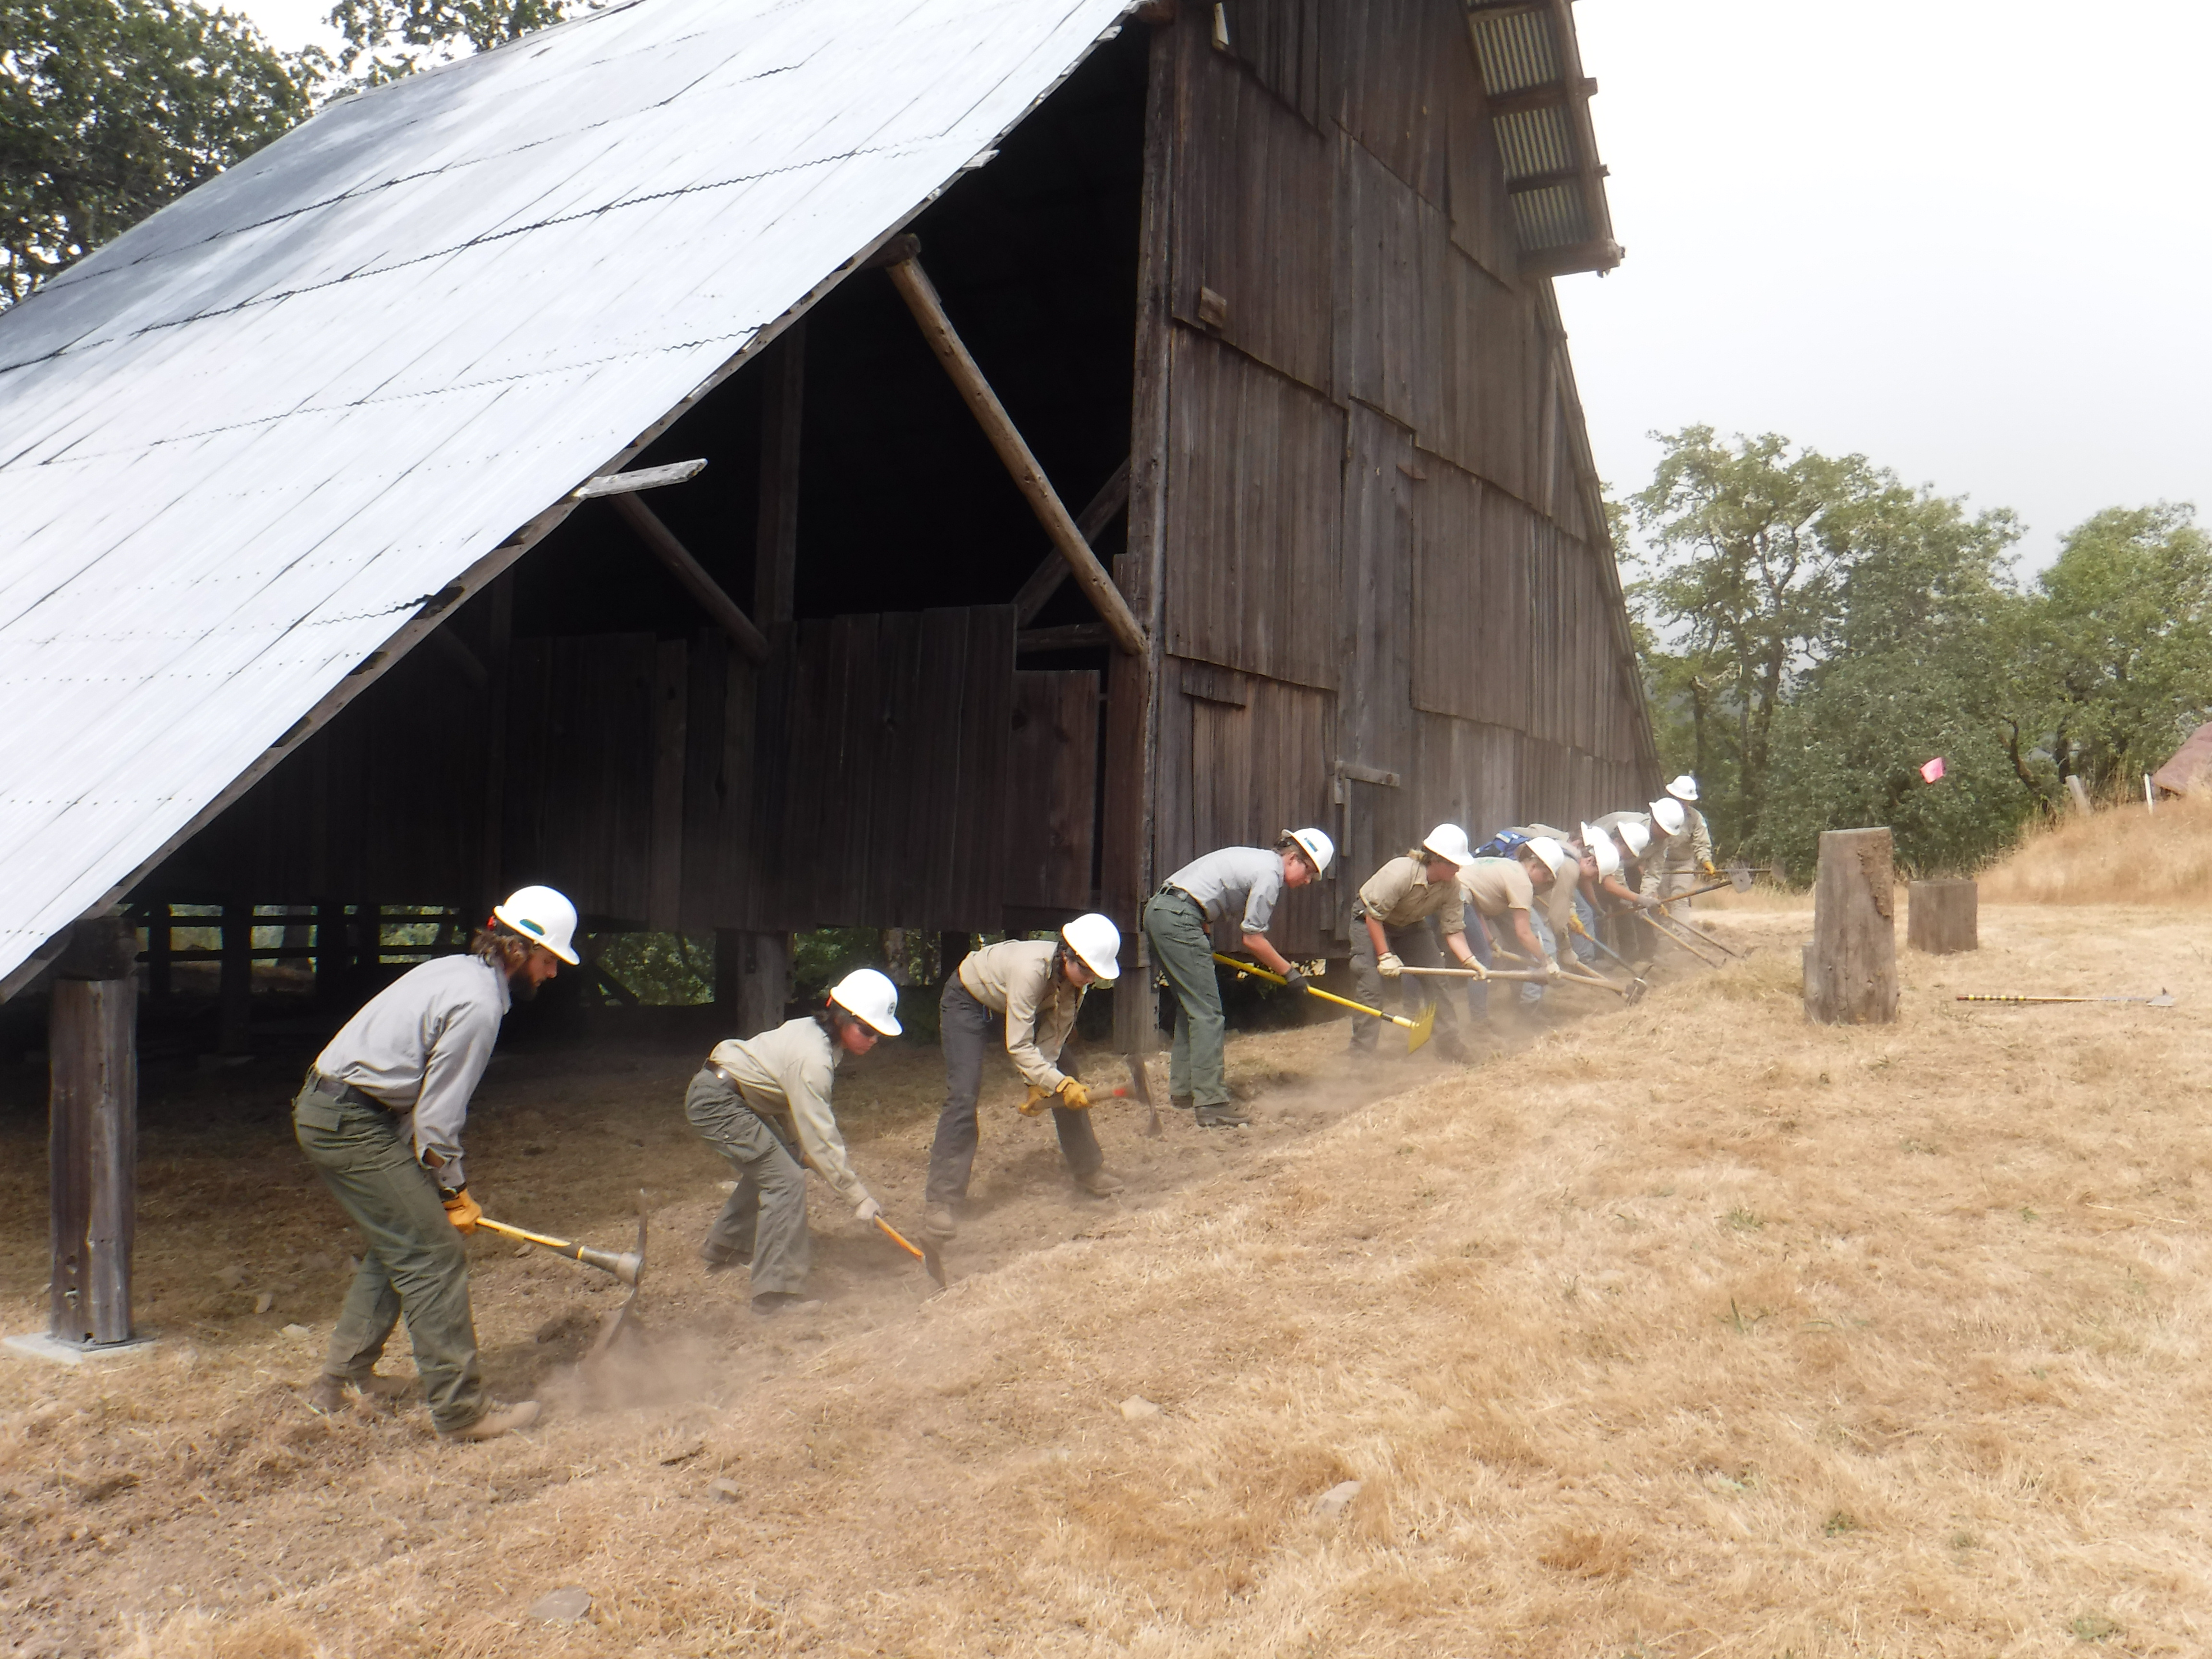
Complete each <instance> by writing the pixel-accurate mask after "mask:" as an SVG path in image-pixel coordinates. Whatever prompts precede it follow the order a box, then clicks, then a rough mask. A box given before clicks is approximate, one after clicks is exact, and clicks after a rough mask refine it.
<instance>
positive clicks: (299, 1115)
mask: <svg viewBox="0 0 2212 1659" xmlns="http://www.w3.org/2000/svg"><path fill="white" fill-rule="evenodd" d="M292 1133H293V1134H294V1136H295V1138H296V1139H298V1141H299V1143H300V1150H301V1152H305V1153H306V1154H307V1161H308V1162H309V1163H310V1164H313V1165H314V1166H315V1172H316V1173H317V1174H318V1175H319V1176H322V1178H323V1184H324V1185H325V1186H326V1187H328V1188H330V1189H331V1195H332V1196H333V1197H335V1198H336V1199H337V1201H338V1203H339V1204H340V1205H341V1206H343V1208H344V1210H345V1212H346V1213H347V1214H348V1215H349V1216H350V1217H352V1218H353V1224H354V1225H355V1226H356V1227H358V1228H360V1229H361V1231H362V1237H364V1238H365V1239H367V1240H368V1245H367V1248H366V1249H363V1251H362V1258H361V1267H360V1270H359V1271H358V1272H356V1273H355V1274H354V1276H353V1284H352V1285H350V1286H349V1288H348V1289H347V1291H346V1297H345V1302H344V1304H343V1306H342V1307H340V1309H339V1310H338V1321H337V1326H336V1327H335V1328H333V1329H332V1330H331V1346H330V1352H329V1353H328V1354H327V1355H326V1356H325V1358H324V1360H323V1370H324V1372H325V1374H326V1375H328V1376H336V1377H343V1378H344V1379H345V1380H347V1381H349V1382H356V1383H357V1382H359V1381H360V1380H361V1379H362V1378H363V1377H365V1376H368V1374H369V1373H370V1372H371V1371H373V1370H375V1369H376V1362H377V1360H378V1359H379V1358H381V1357H382V1355H383V1353H384V1345H385V1343H386V1341H387V1340H390V1338H391V1336H392V1327H393V1326H394V1325H396V1324H398V1322H399V1321H400V1320H402V1319H404V1320H405V1321H406V1322H407V1340H408V1341H409V1342H410V1343H412V1344H413V1345H414V1348H415V1369H416V1370H417V1371H419V1372H420V1373H422V1392H423V1393H424V1394H425V1395H427V1396H428V1399H429V1401H430V1421H431V1422H432V1423H433V1424H434V1425H436V1427H437V1429H438V1431H439V1432H440V1433H441V1434H451V1433H453V1431H455V1430H457V1429H465V1428H466V1427H468V1425H470V1424H471V1423H473V1422H475V1421H476V1420H477V1419H478V1418H479V1417H481V1416H483V1413H484V1412H485V1410H486V1408H487V1404H488V1402H487V1401H485V1399H484V1390H483V1376H482V1373H481V1372H480V1370H478V1367H477V1328H476V1321H475V1318H474V1316H473V1315H472V1314H471V1311H470V1308H469V1257H468V1252H467V1250H466V1249H465V1248H464V1247H463V1245H462V1243H461V1235H460V1234H459V1232H458V1231H455V1229H454V1226H453V1221H452V1219H451V1218H449V1217H448V1216H447V1214H446V1206H445V1200H443V1199H441V1198H440V1197H439V1195H438V1183H437V1182H435V1181H433V1180H432V1179H431V1178H430V1172H429V1171H428V1170H425V1169H424V1168H423V1167H422V1165H421V1164H418V1163H416V1161H415V1152H414V1148H413V1147H411V1146H409V1145H408V1142H407V1138H406V1137H405V1136H404V1135H402V1134H401V1133H399V1120H398V1119H397V1118H395V1117H394V1116H393V1115H392V1114H391V1113H389V1112H387V1111H386V1110H384V1109H382V1108H381V1107H377V1106H369V1105H364V1104H362V1103H359V1102H357V1101H338V1100H334V1099H332V1098H331V1097H330V1096H328V1095H325V1094H319V1093H317V1092H316V1091H313V1089H302V1090H301V1091H300V1094H299V1097H297V1098H296V1099H295V1100H294V1101H293V1103H292Z"/></svg>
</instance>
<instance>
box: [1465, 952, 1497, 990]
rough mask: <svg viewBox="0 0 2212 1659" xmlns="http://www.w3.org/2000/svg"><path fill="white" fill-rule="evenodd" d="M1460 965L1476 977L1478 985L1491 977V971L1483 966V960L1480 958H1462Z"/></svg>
mask: <svg viewBox="0 0 2212 1659" xmlns="http://www.w3.org/2000/svg"><path fill="white" fill-rule="evenodd" d="M1459 965H1460V966H1461V967H1462V968H1464V969H1467V970H1468V972H1469V973H1470V974H1473V975H1474V978H1475V982H1476V983H1477V984H1478V985H1479V984H1480V983H1481V982H1482V981H1484V980H1486V979H1488V978H1489V977H1490V969H1487V968H1486V967H1484V966H1483V965H1482V958H1481V957H1461V958H1460V964H1459Z"/></svg>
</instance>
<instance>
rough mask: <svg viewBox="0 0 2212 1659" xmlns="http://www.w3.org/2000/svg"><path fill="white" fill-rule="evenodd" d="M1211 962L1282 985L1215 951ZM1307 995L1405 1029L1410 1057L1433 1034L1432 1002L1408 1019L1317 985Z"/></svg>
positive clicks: (1434, 1012)
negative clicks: (1416, 1017) (1418, 1014)
mask: <svg viewBox="0 0 2212 1659" xmlns="http://www.w3.org/2000/svg"><path fill="white" fill-rule="evenodd" d="M1213 959H1214V960H1215V961H1216V962H1218V963H1220V964H1221V965H1222V966H1223V967H1225V968H1234V969H1236V970H1237V972H1238V973H1240V974H1249V975H1252V976H1253V977H1254V978H1255V979H1264V980H1266V981H1267V982H1268V983H1269V984H1271V985H1280V984H1282V983H1283V976H1282V975H1280V974H1271V973H1269V972H1268V971H1267V969H1265V968H1258V967H1255V966H1254V965H1253V964H1252V963H1249V962H1239V961H1237V958H1236V957H1225V956H1223V955H1222V954H1221V952H1220V951H1215V952H1214V953H1213ZM1306 994H1307V995H1308V996H1310V997H1319V998H1320V999H1321V1000H1322V1001H1323V1002H1333V1003H1334V1004H1336V1006H1338V1007H1340V1008H1349V1009H1351V1010H1352V1012H1353V1013H1355V1014H1365V1015H1366V1016H1367V1017H1368V1018H1370V1019H1387V1020H1389V1022H1390V1023H1391V1024H1393V1025H1402V1026H1404V1027H1405V1028H1406V1052H1407V1054H1412V1053H1413V1050H1414V1049H1416V1048H1419V1047H1420V1046H1421V1045H1422V1044H1423V1043H1425V1042H1427V1041H1428V1040H1429V1038H1430V1037H1431V1036H1434V1035H1435V1033H1436V1029H1437V1005H1436V1004H1435V1003H1433V1002H1431V1004H1429V1005H1428V1006H1427V1007H1425V1008H1424V1009H1422V1010H1421V1017H1420V1018H1419V1019H1407V1018H1406V1017H1405V1016H1404V1015H1403V1014H1386V1013H1384V1012H1383V1011H1382V1010H1381V1009H1380V1008H1370V1007H1369V1006H1367V1005H1366V1004H1365V1003H1364V1002H1354V1001H1353V1000H1352V999H1351V998H1350V997H1340V996H1337V995H1335V994H1333V993H1331V992H1328V991H1324V990H1322V989H1321V988H1320V987H1318V986H1313V985H1309V986H1307V987H1306Z"/></svg>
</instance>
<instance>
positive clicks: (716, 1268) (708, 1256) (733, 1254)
mask: <svg viewBox="0 0 2212 1659" xmlns="http://www.w3.org/2000/svg"><path fill="white" fill-rule="evenodd" d="M699 1260H700V1261H702V1262H703V1263H704V1264H705V1266H706V1268H707V1271H708V1273H709V1274H713V1273H727V1272H729V1270H730V1269H731V1268H732V1267H751V1266H752V1265H753V1259H752V1257H751V1255H749V1254H748V1253H746V1252H745V1251H743V1250H721V1251H708V1250H702V1251H700V1252H699Z"/></svg>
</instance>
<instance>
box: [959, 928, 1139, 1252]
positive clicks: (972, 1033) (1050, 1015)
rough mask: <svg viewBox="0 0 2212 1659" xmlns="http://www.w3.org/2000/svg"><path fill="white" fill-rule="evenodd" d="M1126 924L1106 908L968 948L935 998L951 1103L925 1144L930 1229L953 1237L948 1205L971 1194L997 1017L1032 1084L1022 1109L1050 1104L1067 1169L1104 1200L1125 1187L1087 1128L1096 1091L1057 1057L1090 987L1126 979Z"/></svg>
mask: <svg viewBox="0 0 2212 1659" xmlns="http://www.w3.org/2000/svg"><path fill="white" fill-rule="evenodd" d="M1120 955H1121V929H1119V928H1118V927H1115V926H1114V924H1113V923H1112V922H1111V921H1109V920H1108V919H1107V918H1105V917H1104V916H1101V915H1087V916H1078V917H1076V919H1075V920H1074V921H1071V922H1069V923H1068V924H1067V926H1066V927H1063V928H1061V929H1060V937H1059V938H1058V939H1006V940H1004V941H1003V942H1001V943H1000V944H997V945H985V946H984V947H983V948H982V949H981V950H980V951H969V953H968V954H967V955H966V956H965V957H962V958H961V962H960V969H959V971H958V972H957V973H956V974H954V975H952V977H951V979H949V980H947V981H945V994H944V996H943V997H942V998H940V999H939V1002H938V1012H939V1015H940V1016H941V1018H940V1021H939V1029H940V1030H942V1031H943V1033H944V1041H945V1108H944V1109H943V1110H942V1111H940V1112H939V1114H938V1115H937V1139H936V1140H935V1141H934V1142H933V1144H932V1145H931V1146H930V1149H929V1190H928V1193H927V1196H926V1198H925V1200H924V1202H925V1203H926V1205H927V1208H925V1209H924V1210H923V1212H922V1224H921V1225H922V1227H923V1229H924V1231H927V1232H928V1233H930V1234H931V1235H932V1236H933V1237H938V1238H951V1237H952V1236H953V1234H954V1232H955V1231H956V1230H957V1225H958V1224H957V1221H956V1220H955V1218H954V1217H953V1213H952V1206H954V1205H955V1204H957V1203H959V1202H960V1201H961V1200H963V1199H964V1198H966V1197H967V1196H968V1176H969V1171H970V1170H973V1169H974V1168H975V1097H976V1096H977V1095H978V1094H980V1093H981V1091H982V1085H983V1050H984V1047H985V1045H986V1044H987V1043H988V1042H989V1041H990V1037H991V1027H992V1023H993V1022H994V1020H995V1021H999V1022H1002V1023H1003V1026H1004V1030H1005V1037H1006V1053H1007V1054H1008V1056H1009V1057H1010V1058H1011V1059H1012V1060H1013V1062H1014V1069H1015V1070H1016V1071H1018V1072H1019V1073H1021V1074H1022V1080H1023V1082H1024V1083H1026V1084H1027V1085H1029V1092H1030V1097H1029V1099H1028V1100H1027V1101H1026V1102H1024V1104H1023V1108H1022V1109H1023V1110H1024V1112H1025V1113H1027V1112H1034V1111H1035V1110H1036V1107H1037V1104H1038V1103H1040V1102H1042V1101H1046V1100H1049V1101H1051V1102H1052V1123H1053V1127H1054V1129H1056V1130H1057V1131H1059V1133H1060V1157H1061V1158H1063V1159H1065V1160H1066V1164H1067V1172H1068V1174H1069V1175H1070V1176H1073V1177H1074V1180H1075V1184H1076V1185H1077V1186H1079V1187H1080V1188H1083V1190H1084V1191H1085V1192H1086V1193H1095V1194H1097V1195H1098V1196H1099V1197H1101V1198H1103V1197H1105V1196H1107V1195H1108V1194H1112V1193H1118V1192H1120V1191H1121V1177H1120V1176H1116V1175H1113V1174H1109V1172H1108V1170H1107V1169H1106V1167H1105V1165H1106V1155H1105V1153H1103V1152H1101V1151H1100V1150H1099V1149H1098V1137H1097V1134H1096V1133H1093V1131H1092V1129H1091V1111H1090V1107H1091V1094H1090V1091H1088V1090H1087V1089H1086V1088H1085V1086H1084V1085H1083V1083H1082V1081H1081V1080H1080V1079H1079V1078H1077V1077H1076V1076H1075V1075H1074V1073H1073V1072H1072V1071H1071V1070H1069V1069H1068V1066H1067V1065H1066V1064H1064V1063H1063V1062H1062V1060H1061V1052H1060V1051H1061V1049H1062V1048H1064V1047H1065V1046H1066V1042H1067V1037H1068V1033H1069V1032H1071V1031H1073V1030H1074V1029H1075V1016H1076V1014H1077V1012H1078V1011H1079V1010H1080V1009H1081V1008H1082V1006H1083V996H1084V993H1085V990H1087V989H1088V988H1089V987H1091V985H1093V984H1097V985H1105V986H1111V985H1112V984H1113V983H1114V981H1115V980H1117V979H1119V978H1120V977H1121V964H1120V961H1119V957H1120Z"/></svg>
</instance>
